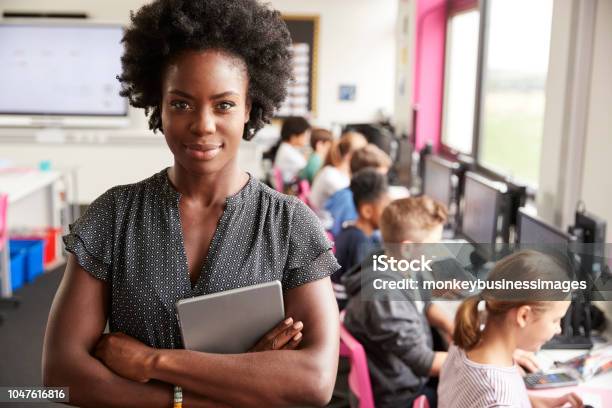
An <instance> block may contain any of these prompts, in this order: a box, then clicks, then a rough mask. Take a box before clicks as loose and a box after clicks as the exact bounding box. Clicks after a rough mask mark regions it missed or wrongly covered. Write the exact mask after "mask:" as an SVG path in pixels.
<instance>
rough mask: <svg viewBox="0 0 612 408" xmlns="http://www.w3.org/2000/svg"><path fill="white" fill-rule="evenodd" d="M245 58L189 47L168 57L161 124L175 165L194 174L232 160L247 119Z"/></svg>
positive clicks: (216, 168)
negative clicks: (241, 59)
mask: <svg viewBox="0 0 612 408" xmlns="http://www.w3.org/2000/svg"><path fill="white" fill-rule="evenodd" d="M247 89H248V75H247V72H246V68H245V66H244V63H243V62H242V61H240V60H239V59H237V58H236V57H232V56H230V55H228V54H226V53H223V52H220V51H216V50H207V51H187V52H184V53H182V54H180V55H178V56H177V57H176V58H174V59H173V60H172V62H171V63H170V64H169V65H168V67H167V69H166V72H165V76H164V79H163V82H162V107H161V114H162V126H163V132H164V136H165V138H166V143H168V147H170V150H171V151H172V154H173V155H174V160H175V164H176V165H179V166H181V167H183V168H184V169H185V170H187V171H189V172H192V173H196V174H211V173H217V172H219V171H222V170H227V169H229V168H231V166H233V165H236V157H237V154H238V147H239V145H240V141H241V140H242V134H243V130H244V124H245V123H246V122H247V121H248V119H249V112H250V105H249V101H248V98H247Z"/></svg>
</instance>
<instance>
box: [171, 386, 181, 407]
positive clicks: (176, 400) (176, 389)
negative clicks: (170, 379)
mask: <svg viewBox="0 0 612 408" xmlns="http://www.w3.org/2000/svg"><path fill="white" fill-rule="evenodd" d="M172 408H183V389H182V388H181V387H179V386H178V385H175V386H174V405H172Z"/></svg>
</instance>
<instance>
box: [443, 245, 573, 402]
mask: <svg viewBox="0 0 612 408" xmlns="http://www.w3.org/2000/svg"><path fill="white" fill-rule="evenodd" d="M566 279H568V275H567V270H566V268H565V267H564V265H563V264H562V263H561V262H559V260H558V259H557V258H555V257H553V256H550V255H546V254H543V253H540V252H536V251H532V250H523V251H519V252H515V253H513V254H511V255H509V256H507V257H505V258H504V259H502V260H501V261H499V262H497V264H496V265H495V267H494V268H493V270H492V271H491V274H490V276H489V277H488V279H487V287H486V289H485V290H483V291H482V292H481V293H480V294H478V295H474V296H471V297H469V298H467V299H465V300H464V301H463V303H462V304H461V306H460V307H459V309H458V310H457V314H456V316H455V331H454V333H453V342H454V344H453V345H451V347H450V349H449V353H448V356H447V358H446V361H445V362H444V365H443V366H442V370H441V373H440V384H439V387H438V406H439V407H440V408H446V407H453V408H454V407H457V408H463V407H465V408H472V407H492V406H509V407H510V406H511V407H521V408H522V407H537V408H540V407H542V408H544V407H546V408H548V407H551V408H552V407H562V406H566V404H570V405H571V406H572V407H582V406H583V404H582V401H581V400H580V398H579V397H578V396H577V395H576V394H574V393H569V394H566V395H564V396H562V397H558V398H544V397H535V396H531V395H528V394H527V389H526V388H525V384H524V382H523V379H522V377H521V375H520V371H519V368H518V365H517V364H516V360H515V358H514V355H515V353H516V351H517V350H518V349H522V350H527V351H532V352H534V351H537V350H539V349H540V347H541V346H542V345H543V344H544V343H546V342H547V341H548V340H550V339H551V338H552V337H553V336H554V335H555V334H558V333H560V332H561V327H560V321H561V318H562V317H563V316H564V315H565V312H566V311H567V308H568V306H569V303H570V302H569V300H567V299H568V297H569V294H568V293H566V292H562V291H561V290H537V289H513V290H509V289H496V288H497V287H502V285H499V286H496V285H495V284H496V283H497V284H499V283H502V282H504V281H505V282H508V281H511V282H519V281H521V282H531V281H536V280H540V281H558V280H566ZM489 288H492V289H489ZM481 309H484V310H482V313H481Z"/></svg>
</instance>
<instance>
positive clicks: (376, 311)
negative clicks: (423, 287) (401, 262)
mask: <svg viewBox="0 0 612 408" xmlns="http://www.w3.org/2000/svg"><path fill="white" fill-rule="evenodd" d="M446 219H447V211H446V208H445V207H444V206H443V205H442V204H440V203H438V202H435V201H434V200H432V199H430V198H428V197H424V196H422V197H416V198H405V199H401V200H396V201H393V202H392V203H391V204H389V205H388V206H387V208H386V209H385V210H384V212H383V214H382V218H381V223H380V224H381V232H382V237H383V242H384V246H385V249H384V250H382V251H381V252H380V253H378V254H376V255H374V256H381V255H396V254H395V253H394V252H393V251H396V250H397V246H398V245H399V244H410V243H435V242H439V241H440V239H441V237H442V227H443V226H444V223H445V222H446ZM401 277H402V276H401V275H400V274H399V272H396V271H391V270H388V271H385V272H380V271H376V272H374V271H373V262H362V263H361V264H360V267H357V268H354V269H352V270H351V271H349V272H348V273H347V274H346V275H345V276H344V278H343V280H342V281H343V283H344V285H345V286H346V291H347V294H348V297H349V300H348V303H347V305H346V309H345V310H346V316H345V320H344V325H345V326H346V328H347V329H348V330H349V331H350V332H351V334H352V335H353V336H354V337H355V338H356V339H357V340H358V341H359V342H360V343H361V344H362V345H363V347H364V349H365V352H366V355H367V357H368V367H369V369H370V378H371V382H372V389H373V392H374V398H375V401H376V407H378V408H391V407H393V408H394V407H403V408H405V407H411V406H412V402H413V401H414V399H415V398H416V397H418V396H419V395H421V394H425V395H426V396H427V398H428V400H429V403H430V405H431V406H432V407H435V406H436V389H435V385H432V384H431V383H429V384H428V381H429V379H430V377H437V376H438V373H439V371H440V367H441V366H442V363H443V362H444V359H445V358H446V352H434V350H433V339H432V333H431V328H430V324H431V325H432V326H434V327H437V328H438V329H440V330H441V331H442V332H443V333H444V334H445V335H447V336H449V337H450V336H452V333H453V322H452V320H451V319H450V318H449V317H447V316H446V315H445V314H444V313H443V312H442V310H441V309H440V308H439V307H438V306H437V305H435V304H432V303H430V302H427V301H425V302H424V301H422V300H420V294H419V293H418V291H416V290H391V289H387V290H380V291H376V295H375V296H372V297H370V295H368V292H369V293H372V291H371V288H372V283H373V280H374V279H383V280H397V279H400V278H401Z"/></svg>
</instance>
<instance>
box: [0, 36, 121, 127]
mask: <svg viewBox="0 0 612 408" xmlns="http://www.w3.org/2000/svg"><path fill="white" fill-rule="evenodd" d="M122 36H123V28H122V27H121V26H119V25H55V24H54V25H51V24H49V25H22V24H0V90H1V91H0V114H11V115H88V116H89V115H91V116H126V115H127V101H126V99H125V98H123V97H121V96H119V90H120V84H119V81H118V80H117V79H116V76H117V75H118V74H120V73H121V54H122V53H123V47H122V45H121V38H122Z"/></svg>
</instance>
